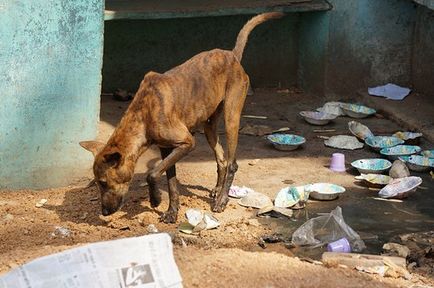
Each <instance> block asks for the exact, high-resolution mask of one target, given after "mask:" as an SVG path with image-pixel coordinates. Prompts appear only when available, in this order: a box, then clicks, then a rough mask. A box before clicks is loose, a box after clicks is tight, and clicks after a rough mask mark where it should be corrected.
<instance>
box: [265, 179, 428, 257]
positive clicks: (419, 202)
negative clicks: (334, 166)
mask: <svg viewBox="0 0 434 288" xmlns="http://www.w3.org/2000/svg"><path fill="white" fill-rule="evenodd" d="M418 176H420V177H422V179H423V180H424V184H423V185H424V187H427V189H418V190H417V192H416V193H415V194H413V195H411V196H410V197H409V198H407V199H404V200H403V202H401V203H399V202H386V201H379V200H375V199H374V198H375V197H377V192H376V191H370V190H368V189H366V188H362V187H351V188H347V192H345V193H344V194H343V195H342V196H341V197H340V198H339V199H337V200H335V201H324V202H319V201H309V202H308V204H307V205H306V208H305V209H302V210H295V211H294V216H293V218H292V219H287V218H259V222H260V223H261V224H263V225H267V226H269V227H270V228H271V229H272V231H274V232H275V233H279V234H282V235H283V238H285V239H291V236H292V233H293V232H294V231H295V230H296V229H297V228H298V227H299V226H300V225H302V224H303V223H304V222H306V221H307V220H309V219H311V218H315V217H318V216H319V215H318V213H328V212H330V211H331V210H333V209H335V208H336V206H340V207H341V208H342V213H343V216H344V219H345V222H346V223H347V224H348V225H349V226H350V227H351V228H353V229H354V230H355V231H356V232H357V233H358V234H359V235H360V237H361V238H362V239H363V241H364V242H365V244H366V247H367V248H366V250H364V251H363V253H368V254H379V253H380V252H381V251H382V246H383V244H384V243H386V242H389V241H390V239H391V238H393V237H394V236H398V235H400V234H406V233H411V232H418V231H429V230H432V227H434V205H433V203H434V181H433V180H431V179H430V177H429V175H428V176H427V175H423V174H420V175H418ZM273 245H283V244H282V243H278V244H269V245H268V246H267V249H268V247H270V246H273ZM270 248H271V250H273V248H272V247H270ZM324 251H325V248H315V249H310V248H294V249H291V252H292V253H294V254H295V255H296V256H299V257H310V258H313V259H319V258H320V257H321V254H322V252H324Z"/></svg>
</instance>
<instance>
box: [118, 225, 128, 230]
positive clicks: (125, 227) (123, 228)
mask: <svg viewBox="0 0 434 288" xmlns="http://www.w3.org/2000/svg"><path fill="white" fill-rule="evenodd" d="M119 230H121V231H125V230H130V226H128V225H125V226H121V227H119Z"/></svg>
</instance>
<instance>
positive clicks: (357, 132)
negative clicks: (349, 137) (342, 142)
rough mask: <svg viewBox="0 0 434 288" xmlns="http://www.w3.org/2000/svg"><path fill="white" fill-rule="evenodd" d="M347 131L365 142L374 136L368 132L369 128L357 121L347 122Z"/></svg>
mask: <svg viewBox="0 0 434 288" xmlns="http://www.w3.org/2000/svg"><path fill="white" fill-rule="evenodd" d="M348 129H349V130H350V132H351V133H352V134H353V135H354V136H356V137H357V138H359V139H360V140H365V139H366V138H368V137H371V136H374V134H373V133H372V132H371V130H369V128H368V127H367V126H365V125H363V124H362V123H360V122H357V121H350V122H348Z"/></svg>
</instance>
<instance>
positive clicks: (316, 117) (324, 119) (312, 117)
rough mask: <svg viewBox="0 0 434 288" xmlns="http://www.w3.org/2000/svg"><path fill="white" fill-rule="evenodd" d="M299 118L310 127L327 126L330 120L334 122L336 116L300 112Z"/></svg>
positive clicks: (324, 113)
mask: <svg viewBox="0 0 434 288" xmlns="http://www.w3.org/2000/svg"><path fill="white" fill-rule="evenodd" d="M300 116H301V117H303V119H304V120H305V121H306V122H307V123H309V124H312V125H327V124H328V123H329V122H330V121H331V120H334V119H335V118H336V117H338V115H336V114H329V113H326V112H314V111H301V112H300Z"/></svg>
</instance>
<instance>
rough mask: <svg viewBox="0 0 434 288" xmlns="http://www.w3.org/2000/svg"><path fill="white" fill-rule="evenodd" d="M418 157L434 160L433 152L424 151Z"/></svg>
mask: <svg viewBox="0 0 434 288" xmlns="http://www.w3.org/2000/svg"><path fill="white" fill-rule="evenodd" d="M420 155H422V156H425V157H428V158H434V150H424V151H422V152H420Z"/></svg>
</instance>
